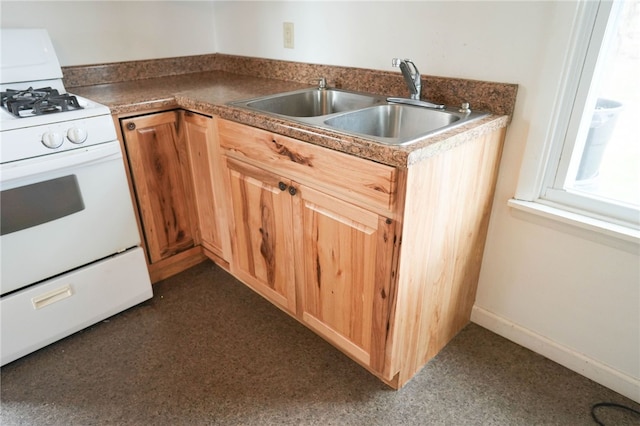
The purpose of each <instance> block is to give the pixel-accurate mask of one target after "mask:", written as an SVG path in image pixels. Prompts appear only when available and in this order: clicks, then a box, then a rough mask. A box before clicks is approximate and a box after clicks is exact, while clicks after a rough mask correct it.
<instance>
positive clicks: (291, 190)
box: [289, 186, 298, 195]
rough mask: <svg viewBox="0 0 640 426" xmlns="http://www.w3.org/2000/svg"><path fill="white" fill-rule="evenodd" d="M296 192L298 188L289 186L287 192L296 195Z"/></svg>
mask: <svg viewBox="0 0 640 426" xmlns="http://www.w3.org/2000/svg"><path fill="white" fill-rule="evenodd" d="M297 192H298V190H297V189H295V188H294V187H293V186H290V187H289V194H291V195H296V193H297Z"/></svg>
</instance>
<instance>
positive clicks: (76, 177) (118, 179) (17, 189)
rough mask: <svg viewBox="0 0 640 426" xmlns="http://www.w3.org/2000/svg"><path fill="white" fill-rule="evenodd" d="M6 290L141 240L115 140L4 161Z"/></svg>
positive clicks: (0, 177)
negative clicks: (20, 159) (34, 156)
mask: <svg viewBox="0 0 640 426" xmlns="http://www.w3.org/2000/svg"><path fill="white" fill-rule="evenodd" d="M0 190H1V192H0V206H1V207H0V215H1V219H2V221H1V224H0V234H1V236H0V250H1V252H0V259H1V269H0V278H1V280H0V283H1V284H0V286H1V289H2V294H3V295H4V294H6V293H8V292H11V291H14V290H17V289H20V288H23V287H26V286H28V285H31V284H34V283H36V282H39V281H41V280H44V279H47V278H50V277H53V276H56V275H58V274H61V273H63V272H67V271H70V270H73V269H75V268H78V267H81V266H83V265H87V264H89V263H91V262H94V261H96V260H98V259H102V258H105V257H107V256H111V255H113V254H115V253H119V252H121V251H124V250H126V249H128V248H131V247H134V246H137V245H139V244H140V235H139V233H138V229H137V225H136V220H135V216H134V212H133V207H132V204H131V197H130V195H129V187H128V184H127V179H126V175H125V171H124V164H123V159H122V152H121V150H120V145H119V143H118V142H117V141H113V142H108V143H104V144H100V145H95V146H91V147H88V148H83V149H77V150H73V151H66V152H60V153H57V154H51V155H47V156H42V157H37V158H33V159H28V160H22V161H17V162H12V163H8V164H2V165H1V166H0Z"/></svg>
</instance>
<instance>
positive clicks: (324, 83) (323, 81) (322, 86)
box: [311, 77, 327, 90]
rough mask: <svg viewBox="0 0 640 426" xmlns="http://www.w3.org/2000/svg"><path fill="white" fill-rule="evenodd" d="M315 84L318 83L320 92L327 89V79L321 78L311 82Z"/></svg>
mask: <svg viewBox="0 0 640 426" xmlns="http://www.w3.org/2000/svg"><path fill="white" fill-rule="evenodd" d="M311 81H312V82H314V83H318V89H319V90H323V89H326V88H327V79H326V78H324V77H320V78H314V79H313V80H311Z"/></svg>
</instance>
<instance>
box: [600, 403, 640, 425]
mask: <svg viewBox="0 0 640 426" xmlns="http://www.w3.org/2000/svg"><path fill="white" fill-rule="evenodd" d="M598 407H614V408H621V409H623V410H627V411H630V412H632V413H634V414H637V415H638V416H640V411H638V410H634V409H633V408H631V407H627V406H625V405H620V404H616V403H615V402H599V403H597V404H593V405H592V406H591V417H593V420H594V421H595V422H596V423H598V424H599V425H600V426H606V425H605V424H604V423H602V422H601V421H600V419H598V416H596V408H598Z"/></svg>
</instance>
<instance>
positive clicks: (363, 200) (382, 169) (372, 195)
mask: <svg viewBox="0 0 640 426" xmlns="http://www.w3.org/2000/svg"><path fill="white" fill-rule="evenodd" d="M218 131H219V137H220V145H221V146H222V148H223V149H225V151H226V154H227V155H228V156H229V157H235V158H239V159H243V160H244V161H248V162H250V163H254V164H257V165H260V166H261V167H265V168H268V169H271V170H273V171H274V172H277V173H281V174H284V175H286V176H288V177H290V178H293V179H295V180H297V181H299V182H301V183H305V184H307V185H310V186H314V187H319V188H322V189H323V190H324V191H325V192H328V193H333V194H335V195H337V196H339V197H340V198H342V199H345V200H347V201H350V202H353V203H354V204H360V205H362V206H365V207H369V208H372V209H374V210H376V211H391V210H392V209H393V207H394V203H395V192H396V177H397V170H396V169H395V168H394V167H390V166H386V165H383V164H379V163H375V162H373V161H369V160H365V159H362V158H358V157H354V156H352V155H348V154H345V153H342V152H337V151H333V150H331V149H328V148H323V147H320V146H317V145H313V144H310V143H306V142H301V141H298V140H295V139H292V138H289V137H286V136H282V135H279V134H276V133H271V132H268V131H265V130H260V129H256V128H254V127H250V126H246V125H243V124H238V123H234V122H231V121H227V120H222V119H220V120H219V123H218Z"/></svg>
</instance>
